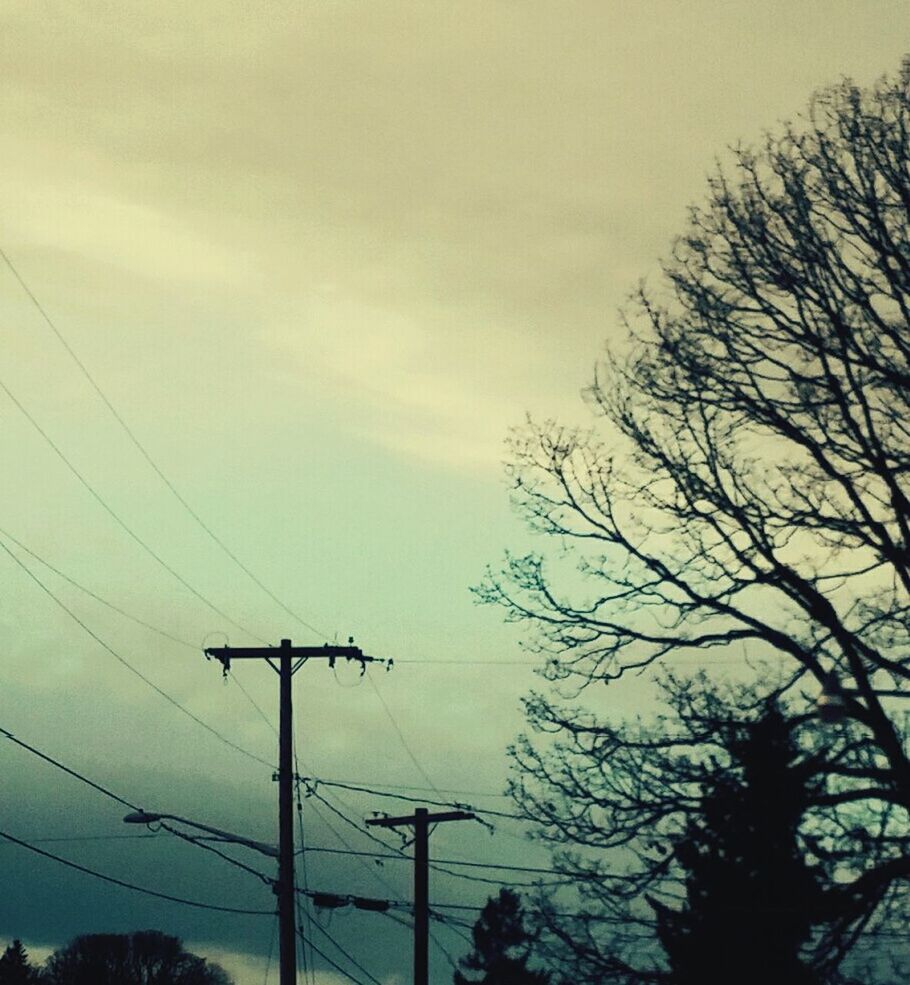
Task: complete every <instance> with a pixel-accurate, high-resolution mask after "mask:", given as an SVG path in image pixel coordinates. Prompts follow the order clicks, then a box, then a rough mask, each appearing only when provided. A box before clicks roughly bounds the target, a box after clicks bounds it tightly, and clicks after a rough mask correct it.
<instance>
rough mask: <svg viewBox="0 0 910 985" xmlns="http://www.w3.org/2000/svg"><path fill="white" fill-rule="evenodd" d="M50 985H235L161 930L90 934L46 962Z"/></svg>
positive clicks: (47, 977) (221, 969)
mask: <svg viewBox="0 0 910 985" xmlns="http://www.w3.org/2000/svg"><path fill="white" fill-rule="evenodd" d="M44 981H45V982H46V983H47V985H231V979H230V977H229V976H228V974H227V973H226V972H225V971H224V969H223V968H221V967H219V966H218V965H217V964H211V963H209V962H208V961H206V960H205V958H200V957H197V956H196V955H195V954H190V953H189V952H188V951H186V950H184V948H183V945H182V944H181V942H180V940H179V939H178V938H176V937H170V936H168V935H167V934H162V933H160V932H159V931H156V930H139V931H135V932H134V933H131V934H86V935H84V936H81V937H76V938H74V939H73V940H72V941H71V942H70V943H69V944H67V945H66V947H64V948H61V949H60V950H59V951H55V952H54V953H53V954H52V955H51V956H50V957H49V958H48V960H47V964H46V967H45V972H44Z"/></svg>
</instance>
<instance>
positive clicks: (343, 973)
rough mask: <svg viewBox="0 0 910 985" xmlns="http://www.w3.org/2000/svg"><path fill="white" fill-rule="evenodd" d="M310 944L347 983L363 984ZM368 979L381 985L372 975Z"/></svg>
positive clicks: (374, 984)
mask: <svg viewBox="0 0 910 985" xmlns="http://www.w3.org/2000/svg"><path fill="white" fill-rule="evenodd" d="M297 933H298V934H299V933H300V930H299V928H298V930H297ZM310 944H311V947H312V948H313V950H314V951H315V952H316V953H317V954H318V955H319V957H321V958H322V959H323V961H328V963H329V964H330V965H331V966H332V967H333V968H334V969H335V971H337V972H339V974H342V975H344V977H345V978H347V979H348V980H349V981H352V982H354V985H363V982H362V981H360V979H359V978H355V977H354V976H353V975H352V974H351V973H350V972H348V971H345V970H344V968H342V967H341V965H340V964H338V962H337V961H333V960H332V958H330V957H329V956H328V955H327V954H326V953H325V951H323V950H322V949H321V948H319V947H318V946H317V945H316V944H313V943H312V942H310ZM369 979H370V981H371V982H372V983H373V985H382V983H381V982H380V981H379V980H378V979H376V978H374V977H373V976H372V975H369Z"/></svg>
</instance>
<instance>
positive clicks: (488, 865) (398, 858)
mask: <svg viewBox="0 0 910 985" xmlns="http://www.w3.org/2000/svg"><path fill="white" fill-rule="evenodd" d="M307 851H308V852H325V853H328V854H332V855H363V856H366V857H368V858H381V859H390V860H391V861H394V862H402V861H405V862H406V861H410V856H407V855H396V854H393V853H386V854H383V853H381V852H355V851H352V850H349V849H348V850H345V849H341V848H322V847H317V846H314V845H310V846H309V847H308V848H307ZM436 861H437V862H439V863H441V864H443V865H464V866H468V867H470V868H474V869H497V870H499V869H502V870H504V871H506V872H536V873H540V874H541V875H552V876H566V877H568V878H573V877H577V876H578V873H577V872H570V871H568V870H567V869H545V868H540V867H537V866H532V865H506V864H497V863H496V862H475V861H467V860H465V859H457V858H440V859H436Z"/></svg>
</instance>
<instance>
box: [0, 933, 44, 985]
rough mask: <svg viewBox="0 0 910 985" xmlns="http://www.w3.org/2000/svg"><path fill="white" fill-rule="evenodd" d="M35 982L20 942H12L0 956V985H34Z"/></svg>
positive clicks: (33, 970)
mask: <svg viewBox="0 0 910 985" xmlns="http://www.w3.org/2000/svg"><path fill="white" fill-rule="evenodd" d="M37 980H38V975H37V972H36V970H35V969H34V968H33V967H32V966H31V964H29V960H28V952H27V951H26V950H25V948H24V947H23V946H22V941H20V940H14V941H13V942H12V944H10V945H9V946H8V947H7V949H6V950H5V951H4V952H3V954H2V955H0V985H34V983H35V982H36V981H37Z"/></svg>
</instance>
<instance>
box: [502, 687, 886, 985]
mask: <svg viewBox="0 0 910 985" xmlns="http://www.w3.org/2000/svg"><path fill="white" fill-rule="evenodd" d="M661 686H662V689H663V693H664V697H665V701H666V702H667V705H668V712H667V713H665V714H662V715H659V716H656V717H655V718H654V719H653V720H652V721H650V722H644V721H642V720H640V719H639V720H635V721H628V720H626V721H620V722H618V723H616V724H615V725H609V724H607V723H605V722H603V721H601V720H598V719H595V718H593V717H592V716H591V715H590V714H589V713H586V712H584V711H583V710H582V709H579V708H571V709H566V710H565V711H564V715H565V717H564V718H563V719H562V720H561V725H560V732H561V733H568V735H569V736H570V738H566V737H565V736H564V735H563V737H561V738H560V739H559V740H558V741H557V742H556V743H555V744H550V743H548V742H546V741H544V742H540V741H532V739H531V738H529V737H522V738H520V739H519V741H518V742H517V743H516V745H515V747H514V749H513V756H514V758H515V760H516V763H517V765H518V767H519V769H518V775H517V777H516V779H515V781H514V782H513V785H512V792H513V795H514V797H515V799H516V802H517V803H518V805H519V806H520V808H521V809H522V811H523V813H524V814H525V816H526V817H528V818H529V819H530V820H532V821H534V822H535V824H536V831H537V835H538V837H539V838H540V839H541V840H543V841H544V842H545V843H548V844H549V845H550V846H551V847H552V848H553V851H554V861H555V863H556V865H557V866H558V868H559V869H560V871H561V872H564V873H565V874H566V875H567V876H573V875H574V879H573V880H572V883H573V889H572V890H570V889H568V888H558V889H555V890H552V889H551V890H550V891H549V895H542V896H540V897H538V898H536V899H534V904H535V907H536V914H535V919H536V922H538V923H539V924H540V925H541V927H542V928H543V934H542V938H541V941H540V942H539V944H538V950H539V951H540V953H541V954H542V955H544V957H545V958H546V960H547V965H548V966H551V965H553V966H559V967H560V971H561V975H562V976H563V977H564V978H566V979H567V980H571V981H573V982H576V983H582V982H584V983H588V982H590V983H593V982H597V983H605V982H611V983H624V985H625V983H628V985H633V983H634V985H639V983H642V982H660V983H669V985H690V983H693V982H696V981H701V982H712V981H725V980H731V979H734V978H735V980H737V981H742V982H744V983H746V985H751V983H752V982H753V981H755V982H759V981H761V982H766V981H768V980H773V978H774V976H775V975H776V976H777V978H778V979H779V980H780V981H786V982H788V983H789V982H792V983H793V985H808V983H814V982H830V981H834V980H835V979H836V976H837V974H839V973H840V969H841V968H842V967H844V960H845V957H846V956H847V955H848V954H849V952H850V949H851V947H852V945H853V944H854V942H855V940H856V938H857V935H858V934H860V933H861V932H868V931H870V930H871V929H874V925H872V926H870V924H869V919H870V916H871V913H870V906H869V905H868V901H867V900H866V898H865V897H864V895H863V894H862V893H860V894H858V895H857V894H856V893H855V892H854V887H855V882H854V883H851V882H850V881H849V879H845V878H844V874H845V873H847V874H849V873H855V872H856V871H857V870H859V869H862V868H863V867H864V866H868V865H870V863H871V864H872V865H873V866H874V865H875V864H876V861H877V860H878V859H880V858H883V857H887V853H888V852H889V851H890V846H889V845H888V837H889V836H888V834H887V831H888V824H889V818H888V817H887V816H886V817H879V816H876V815H874V814H870V812H869V809H868V805H867V804H865V803H864V802H863V801H862V800H858V801H853V802H841V801H840V798H839V797H838V796H837V794H838V791H839V789H840V783H841V780H840V778H839V777H838V775H837V771H838V770H842V771H844V772H846V773H847V774H849V773H850V772H851V771H852V770H853V769H854V768H855V767H854V764H857V766H856V768H861V766H862V763H863V762H864V761H865V759H866V757H868V756H869V755H871V754H872V753H871V752H870V750H869V749H868V742H867V741H864V739H863V735H862V733H861V732H860V730H859V729H858V727H856V726H853V727H846V728H843V729H841V730H838V731H837V732H836V733H833V734H827V733H824V732H820V731H819V729H818V727H817V722H816V720H815V718H814V716H810V715H806V714H800V713H798V711H797V710H796V709H794V708H793V707H791V706H788V705H786V704H784V703H783V702H781V701H780V700H779V699H778V697H777V695H776V693H774V692H773V691H772V693H771V694H770V695H764V694H762V692H761V690H760V688H759V687H758V686H757V685H749V686H746V685H741V684H728V685H725V686H720V685H717V684H714V683H712V682H711V681H710V680H709V678H708V677H707V676H706V675H704V674H701V675H698V676H696V677H694V678H675V677H672V676H667V677H665V678H664V679H663V681H662V685H661ZM529 704H531V705H533V699H532V701H531V702H529ZM548 707H549V706H548ZM870 825H872V826H874V831H873V833H872V834H870V833H869V830H868V829H869V827H870ZM876 835H877V836H878V837H875V836H876ZM902 836H903V835H902V833H899V837H902ZM876 902H877V900H876ZM873 908H874V907H873ZM752 975H755V976H756V977H755V978H754V979H753V978H752V977H750V976H752Z"/></svg>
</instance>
